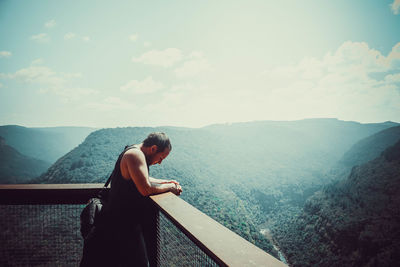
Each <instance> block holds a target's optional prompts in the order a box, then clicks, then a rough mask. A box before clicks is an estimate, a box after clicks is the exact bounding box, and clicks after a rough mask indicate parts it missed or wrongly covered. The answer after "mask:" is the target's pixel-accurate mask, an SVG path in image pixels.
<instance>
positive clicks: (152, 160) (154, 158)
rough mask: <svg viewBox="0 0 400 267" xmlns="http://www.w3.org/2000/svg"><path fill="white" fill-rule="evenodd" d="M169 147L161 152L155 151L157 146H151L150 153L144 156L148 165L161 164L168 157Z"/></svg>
mask: <svg viewBox="0 0 400 267" xmlns="http://www.w3.org/2000/svg"><path fill="white" fill-rule="evenodd" d="M169 152H170V149H168V148H166V149H165V150H164V151H163V152H157V146H152V148H151V152H150V153H151V154H150V155H148V156H147V157H146V162H147V165H148V166H151V165H155V164H161V162H162V161H163V160H164V159H165V158H166V157H168V155H169Z"/></svg>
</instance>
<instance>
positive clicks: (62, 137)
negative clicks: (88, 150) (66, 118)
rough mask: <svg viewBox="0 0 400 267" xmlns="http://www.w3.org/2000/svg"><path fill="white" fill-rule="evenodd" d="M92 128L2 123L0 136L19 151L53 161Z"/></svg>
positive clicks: (78, 141) (71, 147)
mask: <svg viewBox="0 0 400 267" xmlns="http://www.w3.org/2000/svg"><path fill="white" fill-rule="evenodd" d="M94 130H96V129H95V128H89V127H45V128H27V127H23V126H18V125H4V126H0V136H2V137H3V138H4V139H5V140H6V142H7V144H8V145H9V146H12V147H13V148H14V149H16V150H17V151H19V152H20V153H22V154H24V155H26V156H29V157H32V158H36V159H40V160H43V161H46V162H50V163H53V162H55V161H56V160H57V159H58V158H60V157H61V156H63V155H64V154H65V153H67V152H68V151H70V150H71V149H73V148H74V147H75V146H77V145H78V144H80V143H81V142H82V141H83V140H84V139H85V137H86V136H87V135H88V134H89V133H91V132H92V131H94Z"/></svg>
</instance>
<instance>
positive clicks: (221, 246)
mask: <svg viewBox="0 0 400 267" xmlns="http://www.w3.org/2000/svg"><path fill="white" fill-rule="evenodd" d="M150 198H151V199H152V200H153V201H154V202H155V204H156V205H157V206H158V208H159V209H160V210H161V211H162V212H163V214H165V215H166V216H167V217H168V218H169V219H170V220H171V221H172V222H173V223H174V224H175V225H176V226H177V227H178V228H179V229H180V230H181V231H182V232H183V233H185V234H186V236H188V237H189V238H190V239H191V240H192V241H193V242H194V243H195V244H196V245H197V246H198V247H200V248H201V249H202V250H203V251H204V252H205V253H206V254H207V255H209V256H210V257H211V258H213V259H214V260H215V261H216V262H217V263H218V264H219V265H221V266H238V267H239V266H240V267H244V266H271V267H284V266H286V265H285V264H284V263H283V262H281V261H279V260H277V259H276V258H274V257H273V256H271V255H269V254H268V253H266V252H265V251H263V250H262V249H260V248H258V247H256V246H255V245H253V244H251V243H250V242H248V241H247V240H245V239H244V238H242V237H240V236H239V235H237V234H236V233H234V232H232V231H231V230H229V229H228V228H226V227H225V226H223V225H221V224H219V223H218V222H216V221H215V220H213V219H212V218H210V217H209V216H207V215H206V214H204V213H203V212H201V211H199V210H198V209H196V208H195V207H193V206H192V205H190V204H189V203H187V202H186V201H184V200H182V199H181V198H179V197H177V196H175V195H174V194H172V193H164V194H160V195H154V196H151V197H150Z"/></svg>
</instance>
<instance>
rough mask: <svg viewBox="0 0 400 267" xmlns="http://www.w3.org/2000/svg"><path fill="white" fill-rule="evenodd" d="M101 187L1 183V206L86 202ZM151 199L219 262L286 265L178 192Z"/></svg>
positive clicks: (223, 263)
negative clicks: (199, 208) (196, 206)
mask: <svg viewBox="0 0 400 267" xmlns="http://www.w3.org/2000/svg"><path fill="white" fill-rule="evenodd" d="M101 188H103V184H12V185H0V205H1V204H3V205H4V204H13V205H29V204H85V203H86V202H87V201H88V200H89V198H91V197H94V196H96V194H97V193H98V192H99V190H100V189H101ZM150 198H151V199H152V200H153V202H154V204H155V206H156V207H157V209H158V210H159V211H161V212H162V213H163V214H164V215H165V216H167V218H168V219H169V220H170V221H171V222H172V223H173V224H174V225H175V226H176V227H177V228H178V229H179V230H180V231H182V232H183V233H184V234H185V235H186V236H187V237H188V238H189V239H191V240H192V241H193V242H194V243H195V244H196V245H197V246H198V247H199V248H200V249H201V250H203V251H204V252H205V253H206V254H207V255H208V256H210V257H211V258H212V259H213V260H214V261H215V262H216V263H218V264H219V265H221V266H272V267H275V266H276V267H284V266H286V265H285V264H284V263H283V262H281V261H279V260H277V259H276V258H274V257H273V256H271V255H269V254H268V253H266V252H265V251H263V250H262V249H260V248H258V247H256V246H255V245H253V244H251V243H250V242H248V241H247V240H245V239H244V238H242V237H240V236H239V235H237V234H236V233H234V232H232V231H231V230H229V229H228V228H226V227H224V226H223V225H221V224H219V223H218V222H216V221H215V220H213V219H212V218H210V217H209V216H207V215H206V214H204V213H202V212H201V211H199V210H198V209H196V208H195V207H193V206H192V205H190V204H189V203H187V202H185V201H184V200H182V199H181V198H179V197H177V196H175V195H174V194H172V193H164V194H160V195H154V196H151V197H150Z"/></svg>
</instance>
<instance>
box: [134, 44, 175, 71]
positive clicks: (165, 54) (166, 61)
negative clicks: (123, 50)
mask: <svg viewBox="0 0 400 267" xmlns="http://www.w3.org/2000/svg"><path fill="white" fill-rule="evenodd" d="M182 57H183V55H182V52H181V51H180V50H179V49H177V48H167V49H165V50H151V51H148V52H146V53H144V54H142V55H141V56H140V57H133V58H132V61H133V62H139V63H144V64H148V65H156V66H162V67H171V66H173V65H174V64H175V63H177V62H179V61H180V60H182Z"/></svg>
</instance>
